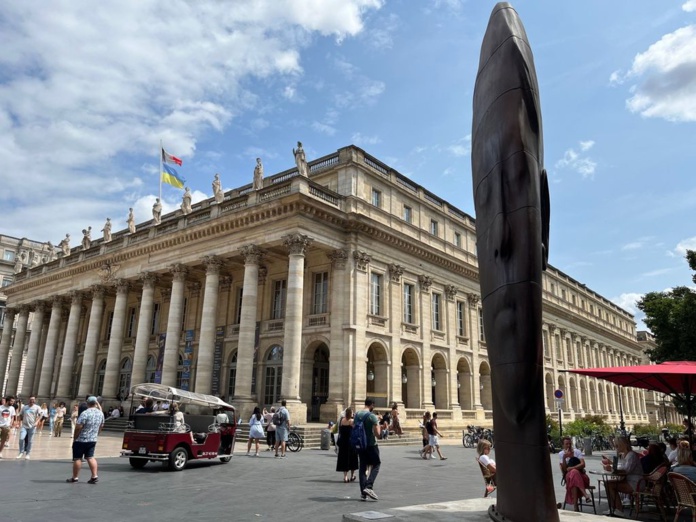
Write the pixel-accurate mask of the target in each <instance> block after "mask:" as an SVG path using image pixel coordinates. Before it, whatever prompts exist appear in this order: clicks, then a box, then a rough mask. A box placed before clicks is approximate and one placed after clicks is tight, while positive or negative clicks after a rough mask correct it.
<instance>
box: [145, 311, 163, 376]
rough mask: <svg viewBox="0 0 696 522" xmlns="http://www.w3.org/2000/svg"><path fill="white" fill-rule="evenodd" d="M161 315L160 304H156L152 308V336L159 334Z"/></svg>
mask: <svg viewBox="0 0 696 522" xmlns="http://www.w3.org/2000/svg"><path fill="white" fill-rule="evenodd" d="M159 315H160V304H159V303H155V304H154V305H153V306H152V324H151V325H150V335H155V334H156V333H159V331H158V325H159ZM148 360H149V359H148ZM147 382H152V381H147Z"/></svg>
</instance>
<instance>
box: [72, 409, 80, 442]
mask: <svg viewBox="0 0 696 522" xmlns="http://www.w3.org/2000/svg"><path fill="white" fill-rule="evenodd" d="M79 416H80V406H79V405H78V404H75V405H74V406H73V408H72V411H71V412H70V438H71V439H72V438H73V436H74V435H75V424H77V418H78V417H79Z"/></svg>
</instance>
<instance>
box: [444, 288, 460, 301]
mask: <svg viewBox="0 0 696 522" xmlns="http://www.w3.org/2000/svg"><path fill="white" fill-rule="evenodd" d="M445 295H446V296H447V300H448V301H454V298H455V297H457V287H456V286H454V285H445Z"/></svg>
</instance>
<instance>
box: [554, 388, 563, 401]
mask: <svg viewBox="0 0 696 522" xmlns="http://www.w3.org/2000/svg"><path fill="white" fill-rule="evenodd" d="M553 396H554V397H556V398H557V399H562V398H563V390H556V391H555V392H553Z"/></svg>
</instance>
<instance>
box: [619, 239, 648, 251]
mask: <svg viewBox="0 0 696 522" xmlns="http://www.w3.org/2000/svg"><path fill="white" fill-rule="evenodd" d="M640 248H643V243H641V242H640V241H634V242H633V243H626V244H625V245H623V246H622V247H621V250H638V249H640Z"/></svg>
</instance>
